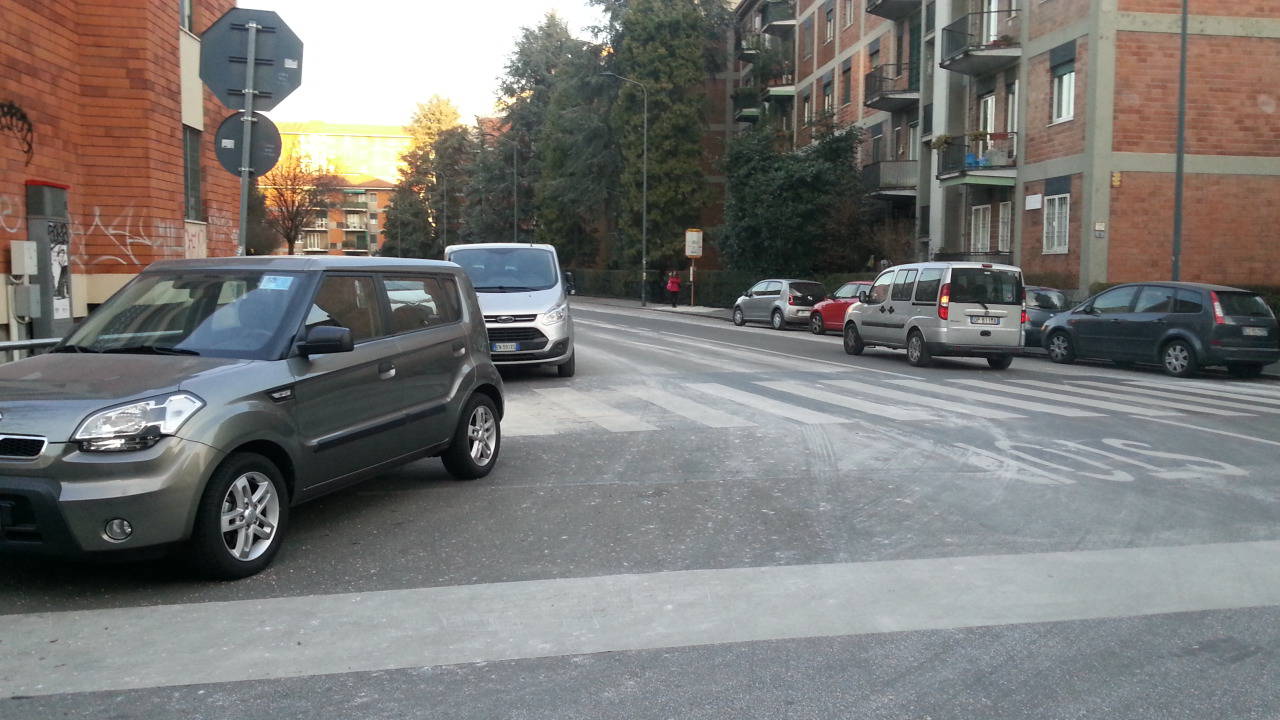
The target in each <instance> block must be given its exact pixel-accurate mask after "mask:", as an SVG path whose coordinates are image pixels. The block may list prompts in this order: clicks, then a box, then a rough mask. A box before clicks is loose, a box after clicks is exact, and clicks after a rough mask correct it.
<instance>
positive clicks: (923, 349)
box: [907, 330, 933, 367]
mask: <svg viewBox="0 0 1280 720" xmlns="http://www.w3.org/2000/svg"><path fill="white" fill-rule="evenodd" d="M907 362H909V363H911V364H912V365H913V366H915V367H928V366H929V363H931V362H933V357H932V356H930V355H929V347H928V346H927V345H925V343H924V335H923V334H921V333H920V331H919V330H912V331H911V336H910V337H908V338H907Z"/></svg>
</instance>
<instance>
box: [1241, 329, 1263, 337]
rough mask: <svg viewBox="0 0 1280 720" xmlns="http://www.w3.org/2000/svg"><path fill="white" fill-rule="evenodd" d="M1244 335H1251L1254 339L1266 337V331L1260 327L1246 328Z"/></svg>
mask: <svg viewBox="0 0 1280 720" xmlns="http://www.w3.org/2000/svg"><path fill="white" fill-rule="evenodd" d="M1244 334H1245V335H1253V336H1255V337H1266V336H1267V329H1266V328H1260V327H1247V328H1244Z"/></svg>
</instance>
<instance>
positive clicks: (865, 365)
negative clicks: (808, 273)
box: [0, 302, 1280, 719]
mask: <svg viewBox="0 0 1280 720" xmlns="http://www.w3.org/2000/svg"><path fill="white" fill-rule="evenodd" d="M574 312H575V319H576V331H577V343H578V353H579V355H578V375H577V377H575V378H572V379H569V380H562V379H559V378H557V377H556V376H555V374H554V373H553V372H550V371H547V370H534V371H528V370H523V371H512V372H509V373H506V378H507V393H508V405H509V412H508V415H507V417H506V418H505V419H504V422H503V428H504V433H505V437H504V441H503V442H504V444H503V450H502V457H501V465H500V467H499V468H498V469H497V470H496V471H495V472H494V473H493V474H492V475H491V476H490V477H488V478H486V479H484V480H480V481H476V482H471V483H458V482H454V481H451V480H449V479H448V478H447V476H446V474H445V473H444V471H443V469H442V468H441V467H440V465H439V463H438V462H437V461H434V460H432V461H424V462H420V463H416V464H414V465H411V466H408V467H406V468H403V469H401V470H399V471H397V472H394V473H390V474H388V475H386V476H385V477H382V478H378V479H376V480H373V481H370V482H367V483H365V484H363V485H361V486H358V487H355V488H352V489H349V490H347V491H345V492H342V493H339V494H337V495H333V496H329V497H327V498H324V499H321V500H318V501H316V502H313V503H311V504H308V505H305V506H302V507H299V508H297V509H296V511H295V513H294V515H293V523H292V528H291V530H290V533H291V534H290V536H289V537H288V538H287V542H286V545H285V547H284V548H283V551H282V552H281V553H280V555H279V556H278V558H277V560H276V563H275V565H274V566H273V567H272V568H270V569H269V570H268V571H266V572H264V573H263V574H261V575H259V576H257V577H254V578H251V579H248V580H244V581H241V582H237V583H221V584H217V583H208V582H204V581H200V580H197V579H194V578H192V577H191V576H190V575H189V574H188V573H187V572H186V570H185V569H184V568H183V567H182V565H181V564H180V563H178V562H176V561H155V562H147V563H140V564H110V565H82V564H51V563H45V562H35V561H28V560H21V561H19V560H13V559H0V607H3V608H4V609H3V610H0V612H3V613H6V614H5V615H3V616H0V697H4V698H5V699H0V718H32V717H40V718H53V717H74V718H78V717H94V718H107V717H109V718H166V717H173V718H233V717H245V716H266V715H272V716H277V717H299V716H303V715H305V716H308V717H309V718H316V719H320V718H352V717H359V718H384V717H385V718H402V717H432V718H485V719H488V718H605V717H616V718H837V717H850V718H1021V717H1034V718H1096V717H1114V718H1207V717H1213V718H1276V717H1280V683H1277V682H1276V679H1277V678H1278V677H1280V658H1278V656H1277V653H1278V652H1280V622H1277V621H1278V620H1280V609H1278V608H1280V563H1277V562H1276V561H1275V558H1276V557H1278V556H1280V554H1278V553H1280V522H1278V521H1280V482H1278V481H1280V469H1277V462H1276V459H1277V458H1278V457H1280V383H1276V382H1272V381H1265V380H1261V381H1232V380H1226V379H1217V378H1213V379H1200V380H1195V381H1176V380H1172V379H1169V378H1166V377H1164V376H1162V375H1159V374H1156V373H1154V372H1148V371H1143V370H1120V369H1117V368H1111V367H1104V366H1083V365H1081V366H1070V367H1064V366H1057V365H1052V364H1050V363H1048V362H1047V361H1044V360H1038V359H1019V360H1017V361H1015V363H1014V365H1013V367H1012V368H1010V369H1009V370H1006V371H993V370H990V369H989V368H987V366H986V364H985V362H982V361H971V360H955V361H945V360H943V361H939V362H938V363H937V366H936V367H933V368H928V369H917V368H911V367H910V366H908V365H907V364H906V362H905V360H904V358H903V356H902V354H901V353H898V352H889V351H878V350H869V351H868V352H867V353H866V354H865V355H863V356H861V357H856V358H853V357H849V356H847V355H845V354H844V352H843V351H842V349H841V347H840V343H839V339H838V338H836V337H821V338H820V337H814V336H812V335H810V334H809V333H807V332H804V331H802V330H794V331H790V332H775V331H772V330H769V329H767V328H763V327H748V328H734V327H732V326H731V325H729V324H728V323H725V322H722V321H716V320H709V319H701V318H684V317H675V316H671V315H668V314H659V313H652V312H645V311H642V310H638V309H628V308H619V307H611V306H605V305H598V304H590V303H586V302H583V303H578V304H577V305H576V306H575V311H574Z"/></svg>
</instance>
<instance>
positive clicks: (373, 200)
mask: <svg viewBox="0 0 1280 720" xmlns="http://www.w3.org/2000/svg"><path fill="white" fill-rule="evenodd" d="M364 199H365V201H366V202H368V203H369V205H371V206H372V205H377V204H378V193H376V192H366V193H365V194H364Z"/></svg>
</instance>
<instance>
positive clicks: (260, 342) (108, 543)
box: [0, 255, 503, 578]
mask: <svg viewBox="0 0 1280 720" xmlns="http://www.w3.org/2000/svg"><path fill="white" fill-rule="evenodd" d="M502 413H503V386H502V378H501V377H500V376H499V375H498V372H497V369H496V368H494V366H493V363H492V362H490V360H489V346H488V340H487V338H486V337H485V331H484V324H483V322H482V321H481V318H480V307H479V304H478V303H477V301H476V296H475V293H474V292H473V291H472V290H471V283H470V282H469V281H468V279H467V276H466V275H464V274H463V272H462V270H461V269H459V268H458V267H457V266H456V265H453V264H452V263H443V262H439V261H428V260H397V259H394V258H354V257H329V256H327V255H321V256H314V257H305V258H304V257H256V258H255V257H241V258H219V259H208V260H184V261H172V262H160V263H156V264H154V265H152V266H151V267H149V268H147V269H146V270H145V271H143V272H142V273H140V274H139V275H138V276H137V277H136V278H134V279H133V280H132V281H130V283H129V284H128V285H126V286H125V287H124V288H122V289H121V290H120V291H119V292H117V293H116V294H115V295H114V296H112V297H111V298H110V299H109V300H108V301H107V302H106V303H105V304H103V305H102V306H101V307H99V308H98V309H96V310H94V312H93V313H92V314H91V315H89V317H88V318H86V319H85V320H84V321H83V322H82V323H81V324H80V326H79V327H78V328H77V329H75V330H74V331H72V332H71V334H70V335H68V336H67V337H66V338H65V339H64V340H63V341H62V342H61V343H60V344H58V345H57V346H55V347H54V348H53V349H52V350H51V351H50V352H49V353H47V354H45V355H40V356H37V357H33V358H28V359H26V360H20V361H18V362H14V363H9V364H7V365H2V366H0V433H3V434H0V552H5V553H26V554H43V555H56V556H84V555H89V556H93V555H96V554H101V553H120V552H127V551H130V550H137V549H150V548H156V547H158V546H165V545H174V544H184V545H185V546H186V549H187V550H188V551H189V553H190V555H191V557H192V559H193V560H194V561H195V562H196V563H197V564H198V565H199V566H200V567H201V568H202V569H203V570H204V571H205V572H207V573H208V574H210V575H213V576H216V577H222V578H238V577H244V576H247V575H252V574H253V573H256V572H258V571H259V570H261V569H263V568H264V567H266V566H267V564H269V563H270V562H271V560H272V558H273V557H274V556H275V554H276V552H277V551H278V550H279V549H280V544H281V542H282V541H283V538H284V536H285V533H286V531H287V529H288V526H289V514H290V507H292V506H295V505H298V504H299V503H302V502H305V501H307V500H311V499H314V498H317V497H320V496H321V495H324V494H326V493H330V492H333V491H334V490H338V489H341V488H344V487H347V486H348V485H351V484H352V483H355V482H358V481H360V480H363V479H365V478H368V477H370V476H373V475H376V474H378V473H380V472H383V471H385V470H386V469H388V468H391V467H394V466H396V465H401V464H404V463H407V462H410V461H413V460H417V459H419V458H423V457H429V456H440V457H441V458H442V459H443V460H444V465H445V468H446V469H447V470H448V471H449V472H450V473H451V474H452V475H453V476H454V477H457V478H459V479H470V478H479V477H483V476H484V475H487V474H488V473H489V472H490V471H491V470H492V469H493V467H494V466H495V465H496V464H497V462H498V453H499V449H500V446H501V439H502V438H501V426H500V422H501V418H502Z"/></svg>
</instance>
